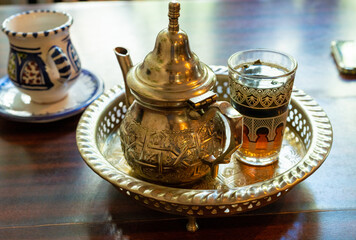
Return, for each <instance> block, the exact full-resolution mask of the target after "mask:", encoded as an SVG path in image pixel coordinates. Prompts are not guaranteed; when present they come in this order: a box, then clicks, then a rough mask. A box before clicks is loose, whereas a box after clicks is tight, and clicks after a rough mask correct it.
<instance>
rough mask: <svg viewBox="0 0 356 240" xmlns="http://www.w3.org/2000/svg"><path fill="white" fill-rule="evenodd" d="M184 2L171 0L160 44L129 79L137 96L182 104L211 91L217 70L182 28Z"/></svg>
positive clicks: (151, 101)
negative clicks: (192, 47) (199, 54)
mask: <svg viewBox="0 0 356 240" xmlns="http://www.w3.org/2000/svg"><path fill="white" fill-rule="evenodd" d="M179 11H180V4H179V3H178V2H170V3H169V13H168V17H169V25H168V28H165V29H163V30H162V31H161V32H159V33H158V36H157V39H156V44H155V47H154V49H153V51H151V52H150V53H149V54H148V55H147V56H146V57H145V59H144V61H143V62H142V63H140V64H138V65H136V66H135V67H134V68H133V69H131V70H132V71H133V72H131V74H129V75H131V77H128V79H127V83H128V85H129V87H130V89H131V91H132V93H133V94H134V95H135V97H136V98H138V99H140V100H141V101H143V102H145V103H148V104H151V105H159V106H161V105H162V104H163V105H165V106H174V105H177V106H179V105H181V104H182V103H183V102H186V101H187V100H188V99H190V98H193V97H196V96H199V95H201V94H204V93H206V92H207V91H209V90H210V89H211V88H212V87H213V86H214V84H215V81H216V76H215V74H214V72H213V71H212V70H211V69H210V68H209V67H208V66H207V65H206V64H204V63H202V62H201V61H200V60H199V58H198V57H197V56H196V55H195V54H194V53H193V52H192V51H191V50H190V47H189V42H188V36H187V34H186V33H185V32H184V31H183V30H181V29H179V23H178V17H179V16H180V15H179Z"/></svg>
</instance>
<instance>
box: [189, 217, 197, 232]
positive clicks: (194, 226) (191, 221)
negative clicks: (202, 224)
mask: <svg viewBox="0 0 356 240" xmlns="http://www.w3.org/2000/svg"><path fill="white" fill-rule="evenodd" d="M198 229H199V226H198V224H197V221H196V219H195V217H188V223H187V230H188V231H189V232H196V231H197V230H198Z"/></svg>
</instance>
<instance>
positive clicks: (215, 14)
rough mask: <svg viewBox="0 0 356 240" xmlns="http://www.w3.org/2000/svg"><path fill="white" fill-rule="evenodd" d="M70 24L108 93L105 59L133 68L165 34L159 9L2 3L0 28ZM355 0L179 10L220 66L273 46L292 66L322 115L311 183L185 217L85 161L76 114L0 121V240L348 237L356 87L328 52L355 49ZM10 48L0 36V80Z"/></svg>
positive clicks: (198, 5) (200, 46)
mask: <svg viewBox="0 0 356 240" xmlns="http://www.w3.org/2000/svg"><path fill="white" fill-rule="evenodd" d="M36 8H40V9H43V8H44V9H56V10H63V11H67V12H68V13H70V14H71V15H72V16H73V17H74V24H73V27H72V28H71V37H72V41H73V44H74V45H75V46H76V49H77V51H78V53H79V55H80V58H81V61H82V64H83V67H84V68H86V69H89V70H90V71H92V72H94V73H96V74H97V75H98V76H99V77H101V78H102V79H103V80H104V82H105V85H106V89H109V88H111V87H113V86H114V85H117V84H121V85H122V83H123V81H122V76H121V72H120V69H119V66H118V64H117V62H116V59H115V56H114V53H113V49H114V48H115V47H116V46H125V47H127V48H128V49H130V52H131V56H132V59H133V62H134V63H138V62H141V61H142V60H143V58H144V57H145V56H146V54H147V53H148V52H149V51H151V50H152V49H153V46H154V42H155V38H156V36H157V33H158V32H159V31H160V30H161V29H163V28H165V27H166V26H167V24H168V18H167V8H168V4H167V2H166V1H127V2H126V1H120V2H78V3H56V4H48V5H17V6H16V5H8V6H7V5H1V6H0V21H3V20H4V19H5V18H6V17H8V16H10V15H12V14H14V13H17V12H21V11H24V10H29V9H36ZM355 12H356V2H355V1H352V0H343V1H338V0H304V1H301V0H289V1H284V0H270V1H259V0H252V1H248V0H238V1H232V0H231V1H227V0H226V1H218V0H212V1H210V0H209V1H203V0H201V1H181V17H180V26H181V28H182V29H184V30H185V31H186V32H187V34H188V36H189V41H190V46H191V49H192V51H194V52H195V53H196V54H197V55H198V56H199V58H200V59H201V60H202V61H203V62H205V63H207V64H210V65H226V62H227V59H228V57H229V56H230V55H231V54H232V53H234V52H236V51H239V50H244V49H251V48H270V49H275V50H279V51H284V52H287V53H289V54H291V55H293V56H294V57H295V58H296V59H297V60H298V63H299V68H298V71H297V76H296V80H295V85H296V86H297V87H298V88H300V89H303V90H304V91H305V92H306V93H307V94H309V95H311V96H312V97H313V98H315V100H316V101H317V102H318V103H319V104H320V105H321V106H322V107H323V108H324V110H325V111H326V113H327V114H328V116H329V118H330V120H331V123H332V125H333V130H334V143H333V148H332V151H331V153H330V155H329V157H328V158H327V160H326V161H325V163H324V164H323V165H322V166H321V167H320V169H318V170H317V171H316V172H315V173H314V174H313V175H312V176H311V177H309V178H308V179H307V180H305V181H304V182H302V183H301V184H299V185H298V186H296V187H295V188H293V190H291V191H290V192H289V193H288V194H286V196H284V197H283V198H281V199H280V200H278V201H277V202H275V203H273V204H271V205H269V206H267V207H264V208H262V209H259V210H257V211H253V212H248V213H244V214H241V215H236V216H233V217H228V218H211V219H199V220H198V222H199V227H200V230H199V231H198V232H196V233H189V232H187V231H186V229H185V224H186V223H187V221H186V219H185V218H184V217H182V216H175V215H169V214H164V213H160V212H155V211H153V210H150V209H147V208H145V207H143V206H141V205H138V204H137V203H136V202H133V201H132V200H130V199H129V198H127V197H126V196H124V195H122V194H121V193H119V192H118V191H117V190H116V189H115V188H114V187H113V186H111V185H110V184H109V183H108V182H106V181H104V180H103V179H101V178H100V177H99V176H98V175H96V174H95V173H94V172H93V171H92V170H91V169H90V168H89V167H88V166H87V165H86V164H85V163H84V161H83V160H82V158H81V156H80V154H79V151H78V149H77V146H76V142H75V130H76V126H77V123H78V121H79V118H80V115H77V116H74V117H71V118H68V119H65V120H61V121H57V122H53V123H46V124H43V123H42V124H30V123H19V122H12V121H8V120H4V119H0V239H130V240H134V239H356V184H355V183H356V158H355V156H356V147H355V146H356V140H355V137H354V136H356V128H355V122H356V77H355V76H344V75H341V74H339V72H338V71H337V68H336V66H335V63H334V61H333V58H332V56H331V54H330V42H331V41H332V40H337V39H345V40H353V39H355V40H356V26H355V22H356V14H355ZM8 52H9V43H8V40H7V37H6V35H5V34H3V33H1V34H0V54H1V57H0V76H3V75H6V74H7V73H6V69H7V58H8Z"/></svg>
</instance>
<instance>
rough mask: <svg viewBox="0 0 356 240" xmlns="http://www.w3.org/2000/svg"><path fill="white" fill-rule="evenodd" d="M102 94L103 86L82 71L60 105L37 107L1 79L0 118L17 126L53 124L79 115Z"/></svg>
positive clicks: (5, 79) (56, 103)
mask: <svg viewBox="0 0 356 240" xmlns="http://www.w3.org/2000/svg"><path fill="white" fill-rule="evenodd" d="M103 90H104V83H103V82H102V81H101V80H100V79H99V78H98V77H97V76H95V75H94V74H93V73H91V72H90V71H88V70H85V69H83V70H82V72H81V74H80V76H79V78H78V79H77V81H76V82H75V84H74V85H73V86H72V87H71V88H70V89H69V91H68V95H67V96H66V97H65V98H64V99H62V100H61V101H59V102H55V103H51V104H38V103H34V102H32V101H31V97H30V96H28V95H26V94H23V93H21V92H20V91H19V90H18V89H17V88H16V87H15V86H14V85H13V84H12V82H11V81H10V79H9V77H8V76H5V77H3V78H1V79H0V116H1V117H3V118H6V119H9V120H14V121H20V122H53V121H57V120H60V119H63V118H67V117H70V116H73V115H75V114H78V113H80V112H82V111H83V110H84V109H85V107H87V106H88V105H89V104H90V103H91V102H93V101H94V100H95V99H96V98H97V97H99V95H100V94H101V93H102V92H103Z"/></svg>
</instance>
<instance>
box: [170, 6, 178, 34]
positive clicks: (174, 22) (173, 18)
mask: <svg viewBox="0 0 356 240" xmlns="http://www.w3.org/2000/svg"><path fill="white" fill-rule="evenodd" d="M179 11H180V4H179V3H178V2H175V1H173V2H170V3H169V7H168V17H169V25H168V31H170V32H178V31H179V23H178V18H179V16H180V14H179Z"/></svg>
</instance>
